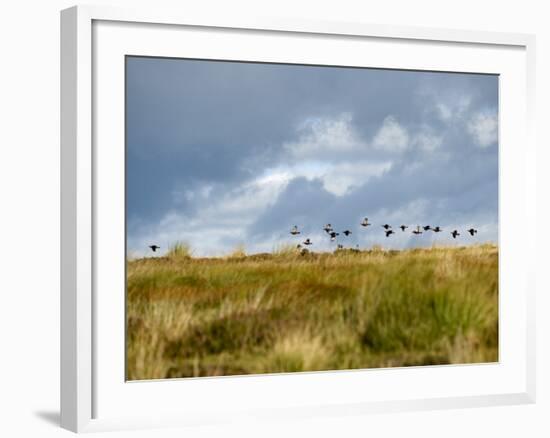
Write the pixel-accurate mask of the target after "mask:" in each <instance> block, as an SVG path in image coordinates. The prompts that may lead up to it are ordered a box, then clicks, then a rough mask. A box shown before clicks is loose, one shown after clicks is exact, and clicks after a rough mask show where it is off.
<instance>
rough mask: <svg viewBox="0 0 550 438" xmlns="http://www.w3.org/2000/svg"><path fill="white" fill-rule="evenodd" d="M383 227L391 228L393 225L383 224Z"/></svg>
mask: <svg viewBox="0 0 550 438" xmlns="http://www.w3.org/2000/svg"><path fill="white" fill-rule="evenodd" d="M382 228H384V229H386V230H389V229H390V228H391V225H388V224H384V225H382Z"/></svg>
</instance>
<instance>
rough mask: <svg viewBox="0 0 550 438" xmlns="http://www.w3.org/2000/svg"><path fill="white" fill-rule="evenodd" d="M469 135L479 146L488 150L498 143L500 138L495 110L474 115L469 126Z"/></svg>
mask: <svg viewBox="0 0 550 438" xmlns="http://www.w3.org/2000/svg"><path fill="white" fill-rule="evenodd" d="M467 129H468V132H469V134H470V135H471V136H472V138H473V139H474V141H475V142H476V143H477V144H478V146H480V147H482V148H486V147H489V146H491V145H492V144H494V143H496V141H497V138H498V117H497V113H496V111H494V110H486V111H480V112H478V113H476V114H474V115H473V116H472V117H471V118H470V120H469V121H468V124H467Z"/></svg>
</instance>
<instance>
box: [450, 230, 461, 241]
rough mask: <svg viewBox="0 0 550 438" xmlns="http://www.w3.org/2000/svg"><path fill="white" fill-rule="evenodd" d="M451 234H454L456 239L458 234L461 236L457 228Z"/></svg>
mask: <svg viewBox="0 0 550 438" xmlns="http://www.w3.org/2000/svg"><path fill="white" fill-rule="evenodd" d="M451 235H452V236H453V239H456V236H460V233H459V232H458V231H457V230H453V231H452V232H451Z"/></svg>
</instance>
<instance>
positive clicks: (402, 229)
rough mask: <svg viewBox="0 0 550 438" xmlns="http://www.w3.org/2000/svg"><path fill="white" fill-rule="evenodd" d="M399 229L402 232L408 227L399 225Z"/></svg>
mask: <svg viewBox="0 0 550 438" xmlns="http://www.w3.org/2000/svg"><path fill="white" fill-rule="evenodd" d="M399 228H401V231H403V232H404V231H405V230H406V229H407V228H409V227H408V226H407V225H401V226H400V227H399Z"/></svg>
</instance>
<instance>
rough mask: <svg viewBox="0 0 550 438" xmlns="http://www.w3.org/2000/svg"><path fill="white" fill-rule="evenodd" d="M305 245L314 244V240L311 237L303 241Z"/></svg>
mask: <svg viewBox="0 0 550 438" xmlns="http://www.w3.org/2000/svg"><path fill="white" fill-rule="evenodd" d="M302 243H303V244H304V245H313V242H312V241H311V240H309V237H308V238H307V239H306V240H304V241H303V242H302Z"/></svg>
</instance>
